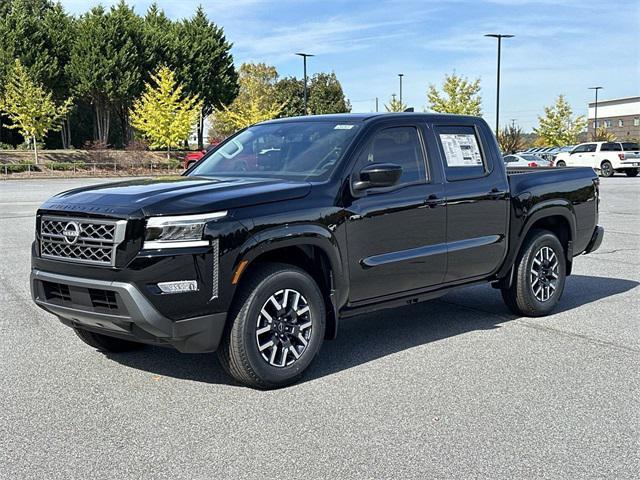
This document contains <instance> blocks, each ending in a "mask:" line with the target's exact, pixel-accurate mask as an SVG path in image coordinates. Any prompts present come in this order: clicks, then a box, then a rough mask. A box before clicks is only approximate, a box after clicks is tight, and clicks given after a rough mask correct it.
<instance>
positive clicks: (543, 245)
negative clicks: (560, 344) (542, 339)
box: [502, 230, 566, 317]
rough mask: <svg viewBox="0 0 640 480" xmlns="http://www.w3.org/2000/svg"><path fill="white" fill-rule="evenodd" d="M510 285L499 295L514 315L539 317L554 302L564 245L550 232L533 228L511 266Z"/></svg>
mask: <svg viewBox="0 0 640 480" xmlns="http://www.w3.org/2000/svg"><path fill="white" fill-rule="evenodd" d="M514 268H515V269H516V272H515V275H514V279H513V284H512V285H511V287H510V288H508V289H502V298H503V299H504V302H505V303H506V304H507V306H508V307H509V309H510V310H511V311H512V312H513V313H515V314H516V315H524V316H527V317H541V316H544V315H548V314H549V313H550V312H551V310H553V308H554V307H555V306H556V305H557V303H558V301H559V300H560V297H561V296H562V292H563V290H564V283H565V277H566V256H565V252H564V248H563V247H562V244H561V243H560V240H558V237H556V236H555V235H554V234H553V233H551V232H549V231H547V230H536V231H534V232H532V233H531V234H530V236H529V238H528V239H527V240H526V242H525V245H524V247H523V250H522V252H521V254H520V255H519V256H518V260H517V261H516V264H515V266H514Z"/></svg>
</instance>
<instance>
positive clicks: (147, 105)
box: [130, 67, 202, 158]
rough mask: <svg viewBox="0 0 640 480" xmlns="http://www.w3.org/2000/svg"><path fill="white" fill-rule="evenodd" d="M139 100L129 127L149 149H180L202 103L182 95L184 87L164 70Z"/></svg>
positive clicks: (134, 106) (135, 103)
mask: <svg viewBox="0 0 640 480" xmlns="http://www.w3.org/2000/svg"><path fill="white" fill-rule="evenodd" d="M151 80H152V82H153V84H151V83H147V84H146V85H145V91H144V93H143V94H142V96H141V97H140V98H139V99H137V100H136V101H135V102H134V103H133V107H132V109H131V112H130V115H131V124H132V125H133V126H134V127H135V128H136V129H138V130H139V131H140V132H141V134H142V135H143V136H144V137H145V138H146V139H147V140H149V142H150V145H151V147H152V148H165V149H166V150H167V158H169V152H170V151H171V148H177V147H178V146H180V144H181V142H183V141H184V140H185V139H186V138H187V137H188V136H189V134H190V133H191V131H192V129H193V127H194V125H195V124H196V122H197V121H198V115H199V114H200V109H201V108H202V102H201V101H200V100H199V99H198V97H197V96H195V95H184V94H183V91H184V87H183V86H182V85H180V84H179V83H178V82H177V81H176V78H175V74H174V73H173V71H172V70H171V69H169V68H168V67H161V68H160V69H159V70H158V71H157V73H156V74H154V75H152V76H151Z"/></svg>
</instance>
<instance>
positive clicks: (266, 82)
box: [215, 63, 285, 134]
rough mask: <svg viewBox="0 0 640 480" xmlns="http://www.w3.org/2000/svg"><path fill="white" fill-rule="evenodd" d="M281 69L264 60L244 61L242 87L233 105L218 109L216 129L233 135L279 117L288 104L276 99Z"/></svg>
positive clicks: (240, 78)
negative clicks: (278, 70)
mask: <svg viewBox="0 0 640 480" xmlns="http://www.w3.org/2000/svg"><path fill="white" fill-rule="evenodd" d="M277 80H278V72H277V70H276V68H275V67H272V66H270V65H266V64H264V63H244V64H242V65H241V66H240V70H239V83H240V90H239V92H238V96H237V97H236V99H235V100H234V101H233V103H231V105H229V106H226V105H223V106H222V107H221V108H219V109H217V110H216V111H215V123H216V131H218V132H219V133H221V134H230V133H233V132H234V131H236V130H239V129H241V128H245V127H248V126H249V125H253V124H254V123H258V122H263V121H265V120H270V119H272V118H276V117H277V116H278V115H279V114H280V112H282V110H283V108H284V106H285V104H284V103H282V102H281V101H279V100H278V99H277V98H276V82H277Z"/></svg>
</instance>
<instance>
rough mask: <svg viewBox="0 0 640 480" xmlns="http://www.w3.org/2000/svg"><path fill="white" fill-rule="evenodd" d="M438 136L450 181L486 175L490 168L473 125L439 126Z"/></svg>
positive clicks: (437, 129)
mask: <svg viewBox="0 0 640 480" xmlns="http://www.w3.org/2000/svg"><path fill="white" fill-rule="evenodd" d="M436 138H437V139H438V144H439V148H440V153H441V155H442V158H443V160H444V167H445V168H444V169H445V176H446V178H447V180H448V181H456V180H466V179H471V178H480V177H483V176H485V175H486V174H487V173H488V171H489V169H488V167H487V161H486V158H485V156H484V153H483V151H482V146H481V143H480V138H479V136H478V133H477V132H476V129H475V128H474V127H472V126H438V127H436Z"/></svg>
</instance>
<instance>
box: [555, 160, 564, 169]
mask: <svg viewBox="0 0 640 480" xmlns="http://www.w3.org/2000/svg"><path fill="white" fill-rule="evenodd" d="M566 166H567V164H566V162H565V161H564V160H560V161H558V163H556V167H558V168H564V167H566Z"/></svg>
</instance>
